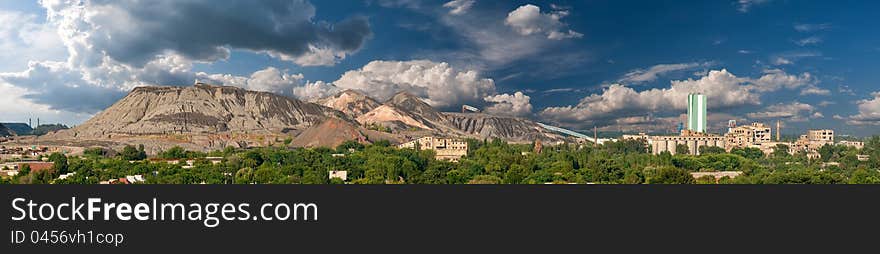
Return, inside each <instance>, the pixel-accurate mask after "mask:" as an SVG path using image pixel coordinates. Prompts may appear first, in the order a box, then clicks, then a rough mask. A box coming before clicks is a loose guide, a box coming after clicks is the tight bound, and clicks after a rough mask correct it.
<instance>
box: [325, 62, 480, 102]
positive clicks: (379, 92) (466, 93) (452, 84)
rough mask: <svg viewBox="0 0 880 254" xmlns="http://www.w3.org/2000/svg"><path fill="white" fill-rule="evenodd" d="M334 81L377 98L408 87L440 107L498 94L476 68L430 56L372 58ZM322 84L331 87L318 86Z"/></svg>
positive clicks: (409, 90) (384, 98) (387, 97)
mask: <svg viewBox="0 0 880 254" xmlns="http://www.w3.org/2000/svg"><path fill="white" fill-rule="evenodd" d="M332 85H333V88H335V89H343V90H344V89H353V90H360V91H362V92H364V93H366V94H368V95H370V96H371V97H373V98H375V99H378V100H387V99H389V98H391V97H392V96H393V95H394V94H395V93H397V92H399V91H408V92H410V93H412V94H414V95H416V96H419V97H422V98H424V99H425V101H426V102H427V103H428V104H431V105H432V106H435V107H440V108H444V107H455V106H458V105H460V104H461V103H474V102H480V101H481V100H482V99H483V98H484V97H486V96H489V95H493V94H495V82H494V81H493V80H492V79H488V78H483V77H481V76H480V74H479V73H478V72H476V71H474V70H457V69H455V68H453V67H451V66H450V65H449V64H448V63H443V62H439V63H438V62H432V61H429V60H413V61H372V62H370V63H368V64H367V65H364V67H363V68H361V69H358V70H352V71H347V72H345V74H343V75H342V77H340V78H339V79H338V80H336V81H334V82H333V83H332ZM320 87H324V88H330V87H329V86H316V88H320Z"/></svg>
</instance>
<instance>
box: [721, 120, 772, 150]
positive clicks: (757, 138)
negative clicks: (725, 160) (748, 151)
mask: <svg viewBox="0 0 880 254" xmlns="http://www.w3.org/2000/svg"><path fill="white" fill-rule="evenodd" d="M724 138H725V139H726V141H727V142H726V146H725V149H726V150H728V151H730V150H731V149H733V148H737V147H739V148H743V147H754V148H758V147H761V145H762V144H765V143H769V142H770V141H771V140H772V138H773V133H771V129H770V127H769V126H767V125H765V124H763V123H752V124H751V125H743V126H733V127H732V128H729V129H728V132H727V134H725V135H724Z"/></svg>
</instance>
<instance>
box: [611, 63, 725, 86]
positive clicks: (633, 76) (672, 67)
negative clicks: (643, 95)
mask: <svg viewBox="0 0 880 254" xmlns="http://www.w3.org/2000/svg"><path fill="white" fill-rule="evenodd" d="M711 65H713V63H711V62H703V63H678V64H658V65H654V66H651V68H648V69H647V70H646V69H637V70H633V71H630V72H628V73H626V74H624V75H623V77H621V78H620V82H623V83H642V82H651V81H654V80H657V78H658V77H659V76H661V75H664V74H667V73H671V72H676V71H684V70H694V69H697V68H706V67H709V66H711Z"/></svg>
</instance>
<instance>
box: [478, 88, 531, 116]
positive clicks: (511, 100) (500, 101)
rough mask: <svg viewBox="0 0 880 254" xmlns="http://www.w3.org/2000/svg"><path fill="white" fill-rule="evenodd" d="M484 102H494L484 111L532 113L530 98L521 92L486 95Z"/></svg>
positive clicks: (515, 114)
mask: <svg viewBox="0 0 880 254" xmlns="http://www.w3.org/2000/svg"><path fill="white" fill-rule="evenodd" d="M483 100H485V101H486V102H490V103H494V104H492V105H490V106H489V107H487V108H486V110H485V111H486V112H487V113H490V114H496V115H510V116H528V115H531V114H532V104H531V103H530V100H531V98H530V97H529V96H528V95H525V94H523V93H522V92H516V93H514V94H513V95H511V94H499V95H494V96H486V97H485V98H483Z"/></svg>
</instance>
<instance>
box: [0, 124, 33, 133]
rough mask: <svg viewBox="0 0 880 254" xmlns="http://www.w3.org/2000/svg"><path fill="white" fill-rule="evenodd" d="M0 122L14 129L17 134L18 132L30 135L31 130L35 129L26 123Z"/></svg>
mask: <svg viewBox="0 0 880 254" xmlns="http://www.w3.org/2000/svg"><path fill="white" fill-rule="evenodd" d="M0 124H2V125H3V126H6V128H9V129H10V130H12V131H14V132H15V134H18V135H30V134H31V132H32V131H34V129H32V128H31V126H30V125H28V124H26V123H0Z"/></svg>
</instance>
